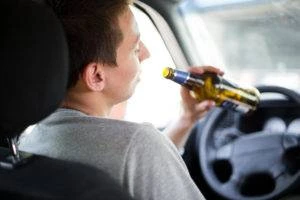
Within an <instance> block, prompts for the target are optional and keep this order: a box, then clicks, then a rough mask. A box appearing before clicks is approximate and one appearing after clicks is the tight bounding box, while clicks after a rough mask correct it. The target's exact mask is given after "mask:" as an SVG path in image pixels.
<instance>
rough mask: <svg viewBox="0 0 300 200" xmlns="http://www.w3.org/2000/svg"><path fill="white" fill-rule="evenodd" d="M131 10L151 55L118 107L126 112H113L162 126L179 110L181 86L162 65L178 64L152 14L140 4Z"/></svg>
mask: <svg viewBox="0 0 300 200" xmlns="http://www.w3.org/2000/svg"><path fill="white" fill-rule="evenodd" d="M132 10H133V12H134V15H135V17H136V20H137V23H138V26H139V30H140V33H141V40H142V41H143V42H144V44H145V45H146V47H147V48H148V50H149V52H150V54H151V56H150V58H149V59H147V60H145V61H144V62H143V63H142V74H141V81H140V83H139V84H138V85H137V88H136V91H135V93H134V95H133V96H132V97H131V98H130V99H129V100H128V101H127V102H126V103H123V104H121V105H119V108H118V109H119V110H118V109H117V110H118V111H119V112H120V111H121V113H122V112H123V113H124V116H122V114H121V115H120V114H119V115H118V113H117V114H116V113H113V114H114V115H117V117H124V119H126V120H129V121H134V122H151V123H153V124H154V125H155V126H156V127H157V128H162V127H164V126H166V124H167V123H169V122H170V121H171V120H172V119H174V118H175V117H176V116H177V115H178V113H179V112H180V111H179V108H180V106H179V104H180V95H179V88H180V87H179V86H178V85H176V84H174V83H172V82H171V81H168V80H166V79H164V78H163V77H162V69H163V67H166V66H170V67H175V66H174V65H175V64H174V62H173V60H172V57H171V55H170V53H169V51H168V49H167V48H166V46H165V44H164V41H163V40H162V38H161V36H160V34H159V32H158V31H157V29H156V27H155V26H154V24H153V23H152V21H151V20H150V19H149V17H148V16H147V15H146V14H145V13H143V12H142V11H141V10H139V9H138V8H135V7H134V8H132ZM124 104H126V105H124ZM124 107H126V108H125V109H124ZM120 109H121V110H120Z"/></svg>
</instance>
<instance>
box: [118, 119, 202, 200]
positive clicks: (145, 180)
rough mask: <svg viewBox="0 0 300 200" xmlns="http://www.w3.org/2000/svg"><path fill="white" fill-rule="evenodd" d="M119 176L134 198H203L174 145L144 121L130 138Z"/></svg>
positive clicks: (184, 199) (151, 199) (160, 199)
mask: <svg viewBox="0 0 300 200" xmlns="http://www.w3.org/2000/svg"><path fill="white" fill-rule="evenodd" d="M123 180H124V183H123V185H124V187H125V188H126V189H127V190H128V191H129V192H130V194H131V195H132V196H133V197H134V198H135V199H143V200H162V199H163V200H174V199H176V200H190V199H195V200H196V199H197V200H199V199H204V197H203V196H202V194H201V193H200V191H199V190H198V188H197V186H196V185H195V184H194V182H193V180H192V179H191V177H190V175H189V173H188V171H187V169H186V166H185V164H184V162H183V160H182V158H181V157H180V155H179V154H178V152H177V150H176V148H175V146H174V145H173V144H171V142H170V141H168V140H167V138H165V136H164V135H162V134H161V133H160V132H159V131H158V130H156V129H155V128H154V127H153V126H152V125H148V124H145V125H142V126H141V127H140V128H139V129H138V130H137V131H136V133H135V134H134V136H133V138H132V140H131V143H130V145H129V148H128V149H127V155H126V159H125V163H124V179H123Z"/></svg>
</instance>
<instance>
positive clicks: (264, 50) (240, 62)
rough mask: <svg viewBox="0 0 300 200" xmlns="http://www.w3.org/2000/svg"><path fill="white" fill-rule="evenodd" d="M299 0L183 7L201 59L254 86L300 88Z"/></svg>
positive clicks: (236, 0)
mask: <svg viewBox="0 0 300 200" xmlns="http://www.w3.org/2000/svg"><path fill="white" fill-rule="evenodd" d="M299 11H300V1H295V0H266V1H258V0H224V1H223V0H222V1H220V0H209V1H208V0H207V1H206V0H186V1H184V3H182V5H181V12H182V14H183V16H184V18H185V21H186V23H187V27H188V30H189V33H190V36H191V38H192V40H193V41H194V44H195V50H196V52H197V54H198V56H197V58H199V60H198V61H197V62H199V63H202V64H210V65H216V66H220V67H221V68H224V69H225V73H226V74H225V77H226V76H227V77H230V78H231V79H233V80H236V81H237V82H239V83H244V84H247V85H249V84H251V85H270V84H272V85H279V86H285V87H288V88H291V89H296V90H298V91H300V67H299V62H300V57H299V56H298V54H299V50H300V35H299V31H300V29H299V27H300V21H299V13H300V12H299Z"/></svg>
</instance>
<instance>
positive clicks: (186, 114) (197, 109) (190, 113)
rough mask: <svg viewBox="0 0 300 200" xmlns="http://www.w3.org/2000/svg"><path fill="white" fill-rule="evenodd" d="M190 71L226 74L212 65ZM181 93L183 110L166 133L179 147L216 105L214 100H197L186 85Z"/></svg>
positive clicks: (190, 69)
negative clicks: (196, 124) (195, 125)
mask: <svg viewBox="0 0 300 200" xmlns="http://www.w3.org/2000/svg"><path fill="white" fill-rule="evenodd" d="M188 71H189V72H191V73H196V74H200V75H201V74H203V73H205V72H212V73H216V74H218V75H221V76H222V75H223V74H224V72H223V71H221V70H220V69H218V68H215V67H212V66H203V67H189V69H188ZM180 93H181V98H182V107H183V112H182V114H181V115H180V116H179V118H178V119H177V120H176V121H175V122H174V123H173V124H172V125H171V126H170V127H168V128H167V129H166V130H165V133H166V134H167V135H168V136H169V138H170V139H171V140H172V141H173V143H174V144H175V145H176V146H177V148H182V147H183V146H184V144H185V142H186V140H187V138H188V136H189V133H190V130H191V128H192V127H193V125H194V124H195V123H196V122H197V121H198V120H199V119H200V118H202V117H203V116H204V115H205V114H206V113H207V112H208V111H209V110H210V109H211V108H212V107H213V106H214V105H215V103H214V101H211V100H204V101H201V102H199V101H197V100H196V99H194V98H193V97H192V96H191V94H190V91H189V90H188V89H187V88H185V87H182V88H181V91H180Z"/></svg>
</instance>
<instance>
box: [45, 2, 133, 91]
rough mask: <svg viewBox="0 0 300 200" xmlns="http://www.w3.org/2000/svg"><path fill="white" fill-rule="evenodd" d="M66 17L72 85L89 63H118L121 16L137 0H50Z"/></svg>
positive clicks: (59, 12)
mask: <svg viewBox="0 0 300 200" xmlns="http://www.w3.org/2000/svg"><path fill="white" fill-rule="evenodd" d="M48 1H49V4H50V5H51V6H52V7H53V9H54V11H55V12H56V13H57V15H58V17H59V18H60V19H61V20H62V23H63V25H64V29H65V32H66V35H67V38H68V44H69V50H70V60H71V70H70V78H69V84H68V87H72V86H74V85H75V83H76V82H77V80H78V77H79V73H80V72H82V70H83V68H84V66H86V65H87V64H88V63H90V62H92V61H94V62H100V63H103V64H109V65H117V63H116V49H117V46H118V45H119V44H120V42H121V41H122V39H123V36H122V32H121V30H120V27H119V25H118V17H119V16H120V15H122V14H123V13H124V12H126V11H127V10H128V6H129V5H130V4H132V2H133V0H48Z"/></svg>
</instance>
